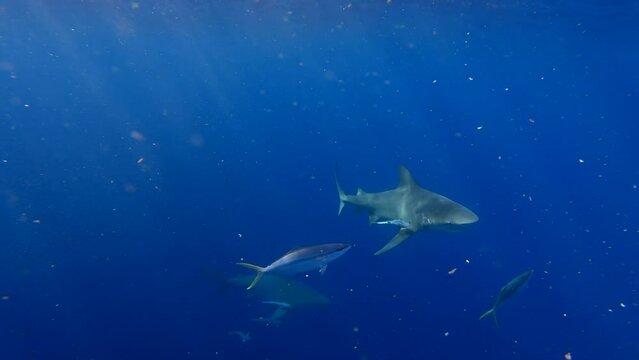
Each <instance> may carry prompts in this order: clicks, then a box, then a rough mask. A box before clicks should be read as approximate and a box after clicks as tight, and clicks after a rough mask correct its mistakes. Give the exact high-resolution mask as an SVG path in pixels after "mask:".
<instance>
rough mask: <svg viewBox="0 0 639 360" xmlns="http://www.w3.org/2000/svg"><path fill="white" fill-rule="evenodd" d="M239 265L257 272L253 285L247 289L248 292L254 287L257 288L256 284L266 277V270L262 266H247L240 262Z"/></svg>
mask: <svg viewBox="0 0 639 360" xmlns="http://www.w3.org/2000/svg"><path fill="white" fill-rule="evenodd" d="M237 265H240V266H244V267H245V268H248V269H252V270H255V271H256V272H257V274H256V275H255V279H253V282H252V283H251V285H249V286H248V287H247V288H246V290H251V289H252V288H253V286H255V284H257V282H258V281H260V279H261V278H262V275H264V270H265V268H263V267H261V266H257V265H253V264H247V263H243V262H239V263H237Z"/></svg>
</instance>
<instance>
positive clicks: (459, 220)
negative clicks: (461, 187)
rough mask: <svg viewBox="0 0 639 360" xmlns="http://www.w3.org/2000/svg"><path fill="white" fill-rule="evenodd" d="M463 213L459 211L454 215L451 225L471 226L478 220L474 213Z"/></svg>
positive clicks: (466, 210) (467, 211)
mask: <svg viewBox="0 0 639 360" xmlns="http://www.w3.org/2000/svg"><path fill="white" fill-rule="evenodd" d="M464 210H465V211H460V212H459V213H457V214H455V217H454V220H453V223H454V224H458V225H466V224H472V223H475V222H477V221H478V220H479V216H477V215H476V214H475V213H474V212H472V211H470V210H468V209H464Z"/></svg>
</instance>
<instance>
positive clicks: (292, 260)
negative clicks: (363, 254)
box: [237, 243, 351, 290]
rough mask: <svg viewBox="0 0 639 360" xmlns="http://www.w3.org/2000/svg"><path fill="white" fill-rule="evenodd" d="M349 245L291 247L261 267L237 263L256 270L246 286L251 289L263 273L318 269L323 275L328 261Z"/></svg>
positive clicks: (293, 272)
mask: <svg viewBox="0 0 639 360" xmlns="http://www.w3.org/2000/svg"><path fill="white" fill-rule="evenodd" d="M350 248H351V245H349V244H343V243H333V244H321V245H315V246H308V247H303V248H299V249H293V250H291V251H289V252H288V253H286V254H284V256H282V257H281V258H279V259H277V260H275V261H274V262H273V263H271V264H270V265H268V266H265V267H261V266H257V265H253V264H249V263H245V262H238V263H237V265H240V266H243V267H245V268H248V269H252V270H255V271H256V273H257V274H256V275H255V278H254V279H253V282H251V284H250V285H249V286H248V287H247V288H246V289H247V290H250V289H252V288H253V287H254V286H255V285H256V284H257V283H258V281H260V279H261V278H262V276H263V275H264V274H295V273H300V272H307V271H311V270H315V269H319V272H320V274H322V275H324V272H326V267H327V265H328V263H330V262H331V261H333V260H335V259H337V258H338V257H340V256H342V255H344V254H345V253H346V252H347V251H348V250H349V249H350Z"/></svg>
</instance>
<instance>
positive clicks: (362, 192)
mask: <svg viewBox="0 0 639 360" xmlns="http://www.w3.org/2000/svg"><path fill="white" fill-rule="evenodd" d="M362 194H366V192H365V191H364V190H362V188H361V187H358V188H357V195H362Z"/></svg>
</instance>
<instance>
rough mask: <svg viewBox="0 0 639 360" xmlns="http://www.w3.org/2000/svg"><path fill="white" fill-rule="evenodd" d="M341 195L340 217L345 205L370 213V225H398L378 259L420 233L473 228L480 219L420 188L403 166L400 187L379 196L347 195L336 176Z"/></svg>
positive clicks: (437, 195) (454, 203)
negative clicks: (471, 226)
mask: <svg viewBox="0 0 639 360" xmlns="http://www.w3.org/2000/svg"><path fill="white" fill-rule="evenodd" d="M335 183H336V184H337V191H338V194H339V210H338V215H339V214H341V213H342V210H343V209H344V206H345V205H346V204H352V205H354V206H355V207H357V208H358V209H362V210H365V211H366V212H368V220H369V223H370V224H380V225H395V226H398V227H399V232H398V233H397V234H396V235H395V236H394V237H393V238H392V239H391V240H390V241H389V242H388V243H387V244H386V245H385V246H384V247H382V248H381V249H379V250H378V251H377V252H376V253H375V255H380V254H383V253H385V252H387V251H389V250H391V249H393V248H395V247H396V246H398V245H399V244H401V243H402V242H404V240H406V239H408V238H409V237H411V236H412V235H413V234H415V233H416V232H418V231H421V230H425V229H436V228H446V227H458V226H461V225H466V224H472V223H475V222H477V221H478V220H479V217H478V216H477V215H476V214H475V213H474V212H472V211H471V210H469V209H468V208H466V207H464V206H463V205H461V204H459V203H457V202H455V201H453V200H450V199H449V198H447V197H445V196H443V195H440V194H437V193H434V192H432V191H429V190H426V189H424V188H423V187H421V186H420V185H419V184H418V183H417V181H416V180H415V178H414V177H413V175H412V174H411V173H410V172H409V171H408V169H406V167H404V166H400V167H399V185H398V186H397V187H396V188H394V189H392V190H387V191H383V192H378V193H367V192H365V191H364V190H362V189H361V188H358V189H357V193H356V194H355V195H347V194H346V193H345V192H344V190H343V189H342V187H341V186H340V183H339V180H338V178H337V171H336V172H335Z"/></svg>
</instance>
